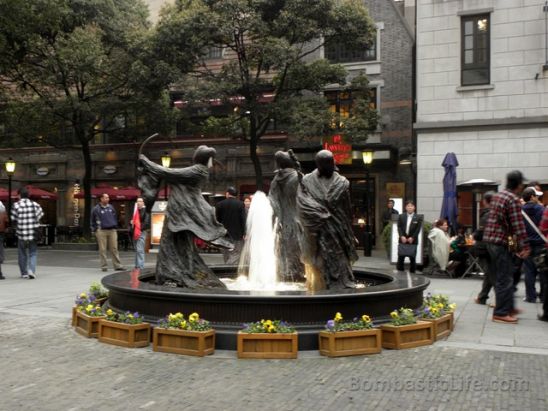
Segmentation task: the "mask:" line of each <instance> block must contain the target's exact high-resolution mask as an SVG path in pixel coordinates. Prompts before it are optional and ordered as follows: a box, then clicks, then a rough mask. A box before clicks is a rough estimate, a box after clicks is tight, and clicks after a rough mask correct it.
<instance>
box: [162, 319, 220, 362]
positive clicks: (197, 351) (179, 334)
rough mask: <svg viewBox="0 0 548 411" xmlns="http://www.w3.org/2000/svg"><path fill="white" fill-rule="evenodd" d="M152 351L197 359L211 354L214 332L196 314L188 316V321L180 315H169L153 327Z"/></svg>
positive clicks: (207, 323) (213, 349) (213, 350)
mask: <svg viewBox="0 0 548 411" xmlns="http://www.w3.org/2000/svg"><path fill="white" fill-rule="evenodd" d="M152 349H153V350H154V351H159V352H169V353H175V354H185V355H195V356H198V357H203V356H204V355H209V354H213V353H214V352H215V330H214V329H213V328H212V327H211V325H210V324H209V321H206V320H204V319H201V318H200V316H199V315H198V313H192V314H190V315H189V316H188V321H187V320H185V318H184V316H183V314H182V313H176V314H169V315H168V316H167V317H166V318H165V319H163V320H161V321H160V323H159V324H158V326H156V327H154V332H153V337H152Z"/></svg>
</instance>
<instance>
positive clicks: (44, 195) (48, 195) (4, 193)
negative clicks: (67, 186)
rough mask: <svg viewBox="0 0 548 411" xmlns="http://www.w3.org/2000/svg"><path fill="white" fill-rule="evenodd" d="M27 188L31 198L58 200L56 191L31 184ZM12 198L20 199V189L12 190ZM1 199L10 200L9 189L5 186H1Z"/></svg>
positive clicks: (13, 199) (14, 199)
mask: <svg viewBox="0 0 548 411" xmlns="http://www.w3.org/2000/svg"><path fill="white" fill-rule="evenodd" d="M26 188H27V190H28V192H29V198H30V199H31V200H57V194H56V193H52V192H50V191H46V190H44V189H42V188H39V187H35V186H31V185H28V186H26ZM11 199H12V201H17V200H18V199H19V193H18V190H11ZM0 201H8V190H6V189H5V188H0Z"/></svg>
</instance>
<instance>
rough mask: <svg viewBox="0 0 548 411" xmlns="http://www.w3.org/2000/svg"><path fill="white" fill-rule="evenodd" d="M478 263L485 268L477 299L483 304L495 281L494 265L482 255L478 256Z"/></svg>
mask: <svg viewBox="0 0 548 411" xmlns="http://www.w3.org/2000/svg"><path fill="white" fill-rule="evenodd" d="M480 265H481V266H482V267H483V269H484V270H485V273H484V277H483V283H482V285H481V291H480V292H479V294H478V300H480V302H481V303H483V304H485V302H486V300H487V299H488V298H489V291H491V288H492V287H494V286H495V284H496V283H497V277H496V266H495V263H494V262H493V260H491V259H490V258H483V257H480Z"/></svg>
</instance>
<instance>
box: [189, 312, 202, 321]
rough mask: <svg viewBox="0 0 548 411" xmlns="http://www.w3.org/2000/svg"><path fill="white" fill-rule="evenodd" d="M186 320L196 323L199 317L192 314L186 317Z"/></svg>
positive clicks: (196, 314)
mask: <svg viewBox="0 0 548 411" xmlns="http://www.w3.org/2000/svg"><path fill="white" fill-rule="evenodd" d="M188 319H189V320H190V321H191V322H193V323H195V322H196V321H198V320H199V319H200V316H199V315H198V313H192V314H190V315H189V316H188Z"/></svg>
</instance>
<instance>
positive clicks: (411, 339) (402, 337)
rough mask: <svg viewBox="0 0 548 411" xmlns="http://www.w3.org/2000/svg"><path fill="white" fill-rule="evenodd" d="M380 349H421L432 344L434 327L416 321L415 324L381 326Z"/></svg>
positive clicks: (427, 322)
mask: <svg viewBox="0 0 548 411" xmlns="http://www.w3.org/2000/svg"><path fill="white" fill-rule="evenodd" d="M381 330H382V347H383V348H390V349H394V350H401V349H405V348H415V347H421V346H423V345H430V344H432V343H433V342H434V327H433V324H432V323H431V322H429V321H417V323H416V324H408V325H400V326H395V325H392V324H383V325H381Z"/></svg>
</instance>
